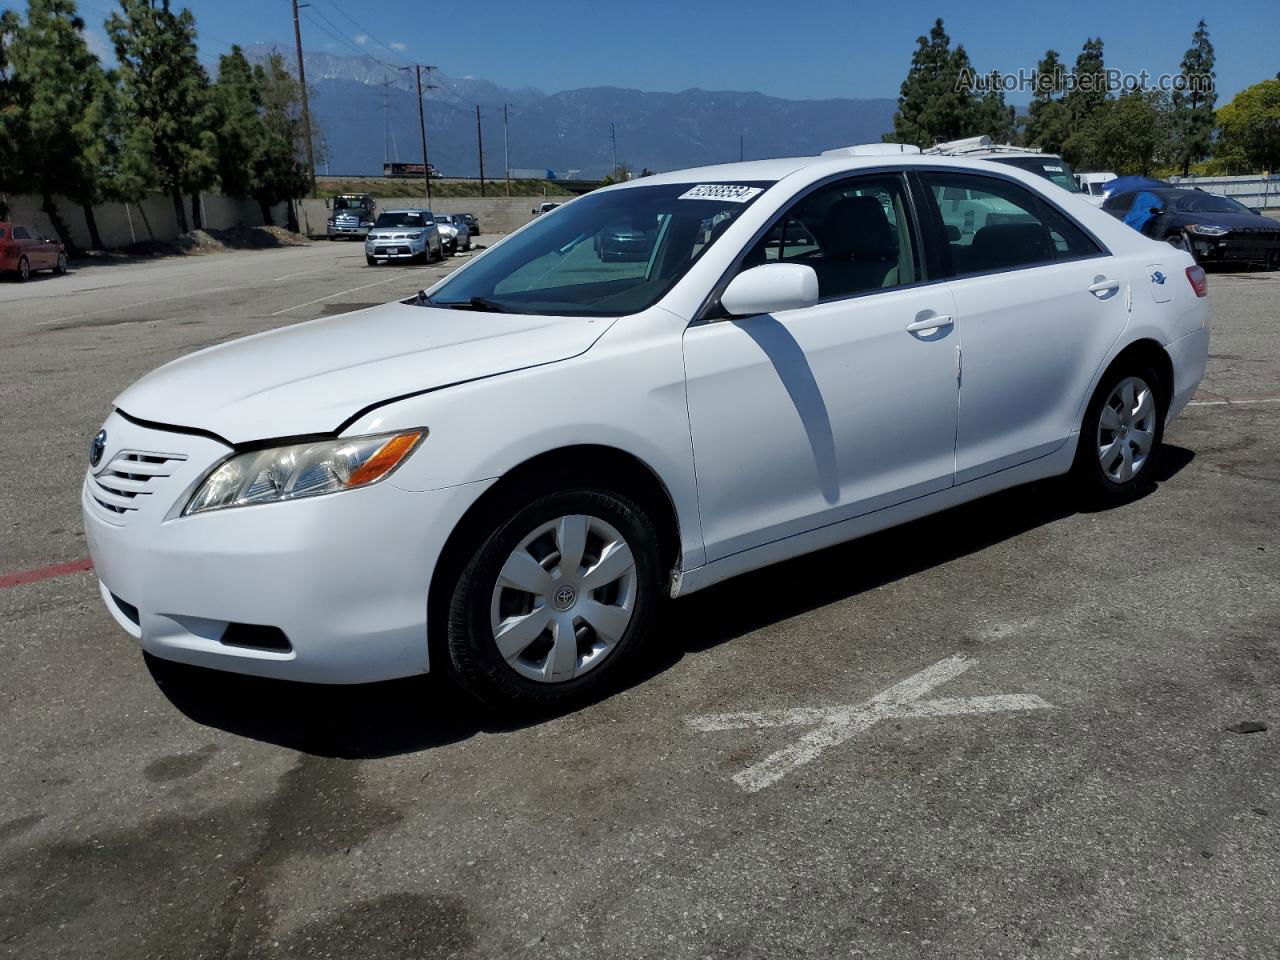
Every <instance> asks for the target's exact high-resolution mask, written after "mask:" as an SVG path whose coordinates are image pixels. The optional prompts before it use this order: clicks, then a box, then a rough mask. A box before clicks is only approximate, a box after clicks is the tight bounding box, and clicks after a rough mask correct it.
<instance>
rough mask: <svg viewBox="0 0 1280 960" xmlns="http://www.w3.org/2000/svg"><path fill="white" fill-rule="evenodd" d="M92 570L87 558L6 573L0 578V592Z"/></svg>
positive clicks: (91, 564) (91, 563)
mask: <svg viewBox="0 0 1280 960" xmlns="http://www.w3.org/2000/svg"><path fill="white" fill-rule="evenodd" d="M92 569H93V561H92V560H90V559H89V558H88V557H81V558H80V559H79V560H72V561H71V562H70V563H55V564H53V565H52V566H48V567H38V568H37V569H35V570H20V571H18V572H17V573H6V574H4V575H3V576H0V590H3V589H4V588H5V587H20V586H22V585H23V584H25V583H36V582H37V581H40V580H48V579H49V578H50V577H65V576H66V575H67V574H69V573H83V572H84V571H85V570H92Z"/></svg>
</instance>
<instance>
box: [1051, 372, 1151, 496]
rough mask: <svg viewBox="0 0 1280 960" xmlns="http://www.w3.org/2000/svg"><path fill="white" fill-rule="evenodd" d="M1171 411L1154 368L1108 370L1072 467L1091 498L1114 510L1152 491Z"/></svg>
mask: <svg viewBox="0 0 1280 960" xmlns="http://www.w3.org/2000/svg"><path fill="white" fill-rule="evenodd" d="M1167 407H1168V401H1167V400H1166V399H1165V397H1164V395H1163V392H1162V389H1161V385H1160V378H1159V376H1158V375H1157V374H1156V372H1155V370H1153V369H1152V368H1151V367H1149V366H1147V365H1145V364H1141V363H1133V364H1125V365H1120V366H1118V367H1117V368H1114V369H1112V370H1109V371H1107V374H1106V375H1105V376H1104V377H1103V378H1102V382H1101V383H1100V384H1099V385H1098V389H1097V391H1095V393H1094V395H1093V399H1092V400H1090V401H1089V406H1088V409H1086V411H1085V415H1084V422H1083V424H1081V429H1080V441H1079V447H1078V448H1077V450H1076V462H1075V466H1074V468H1073V473H1074V475H1075V478H1076V481H1077V483H1078V485H1079V487H1080V490H1081V493H1082V494H1083V495H1084V496H1085V498H1086V500H1088V501H1090V502H1091V503H1093V504H1094V505H1097V506H1104V507H1105V506H1112V505H1116V504H1120V503H1124V502H1125V501H1128V500H1132V499H1134V498H1135V497H1137V496H1138V495H1139V494H1141V493H1143V492H1145V491H1146V490H1148V489H1150V487H1151V485H1152V483H1154V479H1153V477H1154V474H1155V465H1156V460H1157V459H1158V457H1159V454H1160V444H1161V442H1162V441H1163V440H1164V412H1165V410H1166V409H1167Z"/></svg>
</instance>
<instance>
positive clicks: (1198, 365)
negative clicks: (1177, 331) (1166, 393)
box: [1165, 327, 1209, 426]
mask: <svg viewBox="0 0 1280 960" xmlns="http://www.w3.org/2000/svg"><path fill="white" fill-rule="evenodd" d="M1165 350H1166V351H1167V352H1168V354H1169V359H1170V361H1172V364H1173V396H1172V397H1170V398H1169V413H1168V416H1167V417H1166V418H1165V425H1166V426H1167V425H1168V424H1170V423H1172V422H1173V420H1174V418H1175V417H1176V416H1177V415H1178V414H1179V413H1181V412H1182V410H1183V408H1185V407H1186V405H1187V404H1188V403H1189V402H1190V401H1191V398H1192V397H1194V396H1195V394H1196V390H1197V389H1198V388H1199V386H1200V381H1201V379H1203V377H1204V370H1205V365H1206V364H1207V363H1208V360H1209V328H1208V327H1201V328H1200V329H1199V330H1196V331H1195V332H1194V333H1189V334H1187V335H1186V336H1185V337H1179V338H1178V339H1177V340H1175V341H1173V342H1172V343H1170V344H1168V345H1167V346H1166V347H1165Z"/></svg>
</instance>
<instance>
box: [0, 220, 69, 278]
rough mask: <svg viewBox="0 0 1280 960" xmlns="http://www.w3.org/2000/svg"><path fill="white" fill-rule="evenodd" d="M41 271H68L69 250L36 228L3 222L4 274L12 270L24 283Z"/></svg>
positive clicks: (0, 258) (0, 259)
mask: <svg viewBox="0 0 1280 960" xmlns="http://www.w3.org/2000/svg"><path fill="white" fill-rule="evenodd" d="M37 270H52V271H53V272H54V273H66V272H67V251H66V250H65V249H64V248H63V246H62V244H60V243H59V242H58V241H57V240H50V239H49V238H48V237H46V236H43V235H41V234H40V233H39V232H38V231H37V230H36V229H35V228H34V227H27V226H23V225H22V224H20V223H4V222H3V221H0V273H12V274H13V275H14V276H16V277H17V279H18V280H19V282H21V281H24V280H26V279H27V278H28V277H30V276H31V274H33V273H35V272H36V271H37Z"/></svg>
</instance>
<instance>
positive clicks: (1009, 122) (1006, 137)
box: [969, 70, 1018, 143]
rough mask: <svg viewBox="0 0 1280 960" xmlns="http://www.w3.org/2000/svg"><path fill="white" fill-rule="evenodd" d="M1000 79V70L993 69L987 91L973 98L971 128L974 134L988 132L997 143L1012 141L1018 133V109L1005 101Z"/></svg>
mask: <svg viewBox="0 0 1280 960" xmlns="http://www.w3.org/2000/svg"><path fill="white" fill-rule="evenodd" d="M999 81H1000V73H999V71H997V70H992V71H991V73H990V74H989V75H988V78H987V89H986V91H985V92H984V93H983V94H982V95H981V96H978V97H974V98H973V103H972V117H971V120H970V124H969V129H970V133H971V135H973V136H978V135H981V134H986V135H987V136H988V137H990V138H991V139H992V141H993V142H995V143H1012V142H1013V141H1014V139H1015V138H1016V136H1017V133H1018V117H1017V111H1015V110H1014V108H1013V107H1011V106H1009V105H1008V104H1006V103H1005V102H1004V91H1003V90H1002V89H1001V88H1000V86H999Z"/></svg>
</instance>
